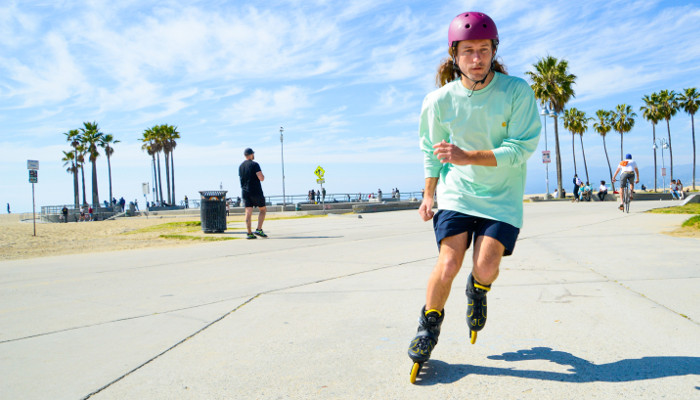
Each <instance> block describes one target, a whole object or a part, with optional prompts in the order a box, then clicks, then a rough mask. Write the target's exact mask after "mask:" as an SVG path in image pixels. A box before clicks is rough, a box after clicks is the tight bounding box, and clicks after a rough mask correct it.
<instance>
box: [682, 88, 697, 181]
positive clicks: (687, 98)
mask: <svg viewBox="0 0 700 400" xmlns="http://www.w3.org/2000/svg"><path fill="white" fill-rule="evenodd" d="M679 101H680V107H681V108H682V109H683V111H685V112H687V113H688V114H690V126H691V128H692V133H693V190H695V113H696V112H697V111H698V102H699V101H700V93H698V92H697V90H696V89H695V88H688V89H685V93H684V94H682V95H681V96H680V98H679Z"/></svg>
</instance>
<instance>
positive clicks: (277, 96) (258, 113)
mask: <svg viewBox="0 0 700 400" xmlns="http://www.w3.org/2000/svg"><path fill="white" fill-rule="evenodd" d="M310 105H311V101H310V99H309V96H308V91H307V90H305V89H303V88H300V87H295V86H286V87H283V88H281V89H279V90H277V91H274V92H273V91H267V90H262V89H257V90H255V91H253V93H251V94H250V95H248V96H247V97H245V98H244V99H241V100H239V101H238V102H236V103H235V104H233V106H231V107H230V108H228V109H227V110H226V111H225V112H224V118H225V119H227V120H229V121H231V123H232V124H234V125H240V124H244V123H248V122H252V121H256V120H264V119H269V118H270V117H275V118H279V117H290V116H293V115H294V113H295V112H296V111H298V110H300V109H303V108H306V107H309V106H310Z"/></svg>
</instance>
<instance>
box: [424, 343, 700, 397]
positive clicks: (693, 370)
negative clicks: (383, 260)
mask: <svg viewBox="0 0 700 400" xmlns="http://www.w3.org/2000/svg"><path fill="white" fill-rule="evenodd" d="M488 358H489V359H491V360H503V361H507V362H518V361H529V360H547V361H550V362H553V363H556V364H559V365H568V366H571V368H570V369H569V370H568V371H570V372H571V373H561V372H550V371H533V370H517V369H514V368H494V367H481V366H478V365H469V364H453V365H451V364H448V363H445V362H442V361H440V360H429V361H428V362H426V363H425V364H424V365H423V369H422V370H421V373H420V375H419V379H418V380H417V381H416V383H417V384H420V385H435V384H441V383H452V382H456V381H458V380H460V379H462V378H464V377H466V376H468V375H487V376H513V377H517V378H526V379H539V380H547V381H558V382H571V383H586V382H631V381H641V380H647V379H658V378H665V377H669V376H683V375H700V357H680V356H678V357H643V358H638V359H628V360H620V361H616V362H612V363H608V364H600V365H596V364H593V363H591V362H590V361H587V360H584V359H582V358H579V357H576V356H574V355H572V354H571V353H566V352H563V351H555V350H552V349H550V348H549V347H534V348H533V349H531V350H519V351H517V352H515V353H504V354H501V355H495V356H489V357H488ZM696 389H697V387H696Z"/></svg>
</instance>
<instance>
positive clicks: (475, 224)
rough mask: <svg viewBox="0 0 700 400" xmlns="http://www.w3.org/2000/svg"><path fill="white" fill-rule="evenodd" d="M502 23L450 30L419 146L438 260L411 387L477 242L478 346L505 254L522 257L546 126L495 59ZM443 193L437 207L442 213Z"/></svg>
mask: <svg viewBox="0 0 700 400" xmlns="http://www.w3.org/2000/svg"><path fill="white" fill-rule="evenodd" d="M498 44H499V38H498V30H497V28H496V24H495V23H494V21H493V20H492V19H491V18H490V17H489V16H488V15H486V14H483V13H480V12H466V13H462V14H460V15H458V16H457V17H455V18H454V19H453V21H452V23H451V24H450V26H449V29H448V54H449V57H448V58H447V59H445V61H444V62H443V63H442V65H441V66H440V67H439V69H438V73H437V76H436V83H437V85H438V86H439V89H437V90H435V91H433V92H431V93H429V94H428V95H427V96H426V97H425V99H424V100H423V106H422V110H421V115H420V124H419V139H420V140H419V143H420V148H421V150H422V152H423V156H424V158H423V165H424V172H425V173H424V176H425V194H424V196H423V201H422V203H421V205H420V208H419V210H418V213H419V215H420V217H421V218H422V219H423V221H429V220H431V219H432V220H433V227H434V230H435V239H436V241H437V247H438V251H439V255H438V260H437V263H436V264H435V266H434V268H433V270H432V273H431V274H430V277H429V278H428V284H427V290H426V297H425V305H424V306H423V307H422V309H421V311H420V314H419V326H418V330H417V334H416V336H415V338H414V339H413V340H412V341H411V342H410V345H409V348H408V355H409V357H410V358H411V359H412V360H413V362H414V365H413V369H412V371H411V382H415V376H416V375H417V374H418V372H420V368H421V366H422V363H423V362H425V361H427V360H428V359H429V358H430V354H431V352H432V350H433V348H434V347H435V345H436V344H437V342H438V335H439V334H440V326H441V324H442V321H443V319H444V318H445V310H444V307H445V304H446V302H447V298H448V296H449V294H450V289H451V287H452V281H453V280H454V279H455V277H456V276H457V273H458V272H459V270H460V268H461V267H462V263H463V261H464V258H465V253H466V251H467V249H468V248H469V247H470V245H471V244H472V243H473V245H474V246H473V247H474V254H473V265H472V269H471V273H470V274H469V276H468V278H467V283H466V295H467V310H466V320H467V325H468V329H469V335H470V336H471V339H472V343H473V342H474V341H475V340H476V333H477V332H478V331H480V330H481V329H482V328H483V327H484V324H485V323H486V294H487V293H488V292H489V290H491V284H492V283H493V282H494V281H495V280H496V278H497V277H498V274H499V265H500V262H501V258H502V257H503V256H508V255H511V254H512V253H513V250H514V247H515V241H516V239H517V237H518V234H519V232H520V227H521V226H522V220H523V194H524V190H525V176H526V163H527V159H528V158H529V157H530V156H531V155H532V153H533V152H534V151H535V149H536V148H537V143H538V142H539V137H540V128H541V124H540V120H539V114H538V111H537V104H536V102H535V96H534V93H533V91H532V89H531V88H530V86H529V85H528V84H527V82H525V81H524V80H523V79H520V78H516V77H512V76H509V75H507V74H506V70H505V67H504V66H503V65H502V64H501V63H500V62H499V61H497V60H496V51H497V48H498ZM436 191H437V200H438V206H439V208H438V211H437V213H434V212H433V210H432V209H433V205H434V200H433V197H434V194H435V193H436Z"/></svg>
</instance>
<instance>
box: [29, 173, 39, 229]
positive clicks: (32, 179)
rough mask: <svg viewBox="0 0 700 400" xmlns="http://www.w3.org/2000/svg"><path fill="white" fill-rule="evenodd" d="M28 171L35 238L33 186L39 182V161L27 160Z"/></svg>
mask: <svg viewBox="0 0 700 400" xmlns="http://www.w3.org/2000/svg"><path fill="white" fill-rule="evenodd" d="M27 169H28V170H29V183H31V184H32V220H33V222H34V236H36V202H35V201H34V184H35V183H38V182H39V160H27Z"/></svg>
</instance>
